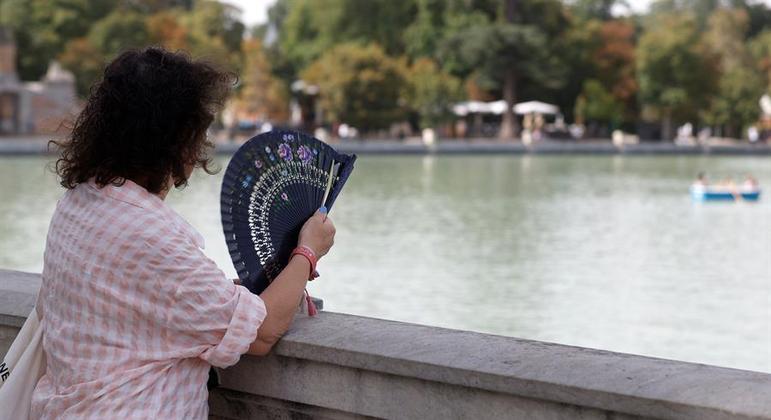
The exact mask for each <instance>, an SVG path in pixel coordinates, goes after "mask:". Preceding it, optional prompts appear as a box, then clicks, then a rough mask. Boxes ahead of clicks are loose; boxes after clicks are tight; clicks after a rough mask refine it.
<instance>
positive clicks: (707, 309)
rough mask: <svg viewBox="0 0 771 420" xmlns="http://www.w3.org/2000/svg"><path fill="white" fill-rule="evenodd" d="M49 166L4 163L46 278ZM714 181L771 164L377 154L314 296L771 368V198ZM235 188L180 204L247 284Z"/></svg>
mask: <svg viewBox="0 0 771 420" xmlns="http://www.w3.org/2000/svg"><path fill="white" fill-rule="evenodd" d="M45 163H46V160H45V159H43V158H2V159H0V197H2V200H0V267H3V268H12V269H18V270H28V271H39V270H40V268H41V265H42V262H41V261H42V253H43V247H44V241H45V232H46V229H47V222H48V219H49V218H50V215H51V213H52V211H53V208H54V205H55V200H56V198H57V197H58V196H59V195H60V194H61V190H60V188H59V187H58V186H57V184H56V179H55V178H54V176H53V175H51V174H50V173H46V172H45V169H44V166H45ZM225 163H226V160H222V162H221V164H222V166H223V167H224V165H225ZM700 170H706V171H707V172H708V173H710V174H713V176H725V175H733V176H735V177H738V176H741V175H742V174H744V173H746V172H752V173H753V174H755V176H756V177H757V178H758V179H759V180H760V183H761V185H763V186H766V187H767V189H768V188H771V165H769V160H768V159H764V158H733V157H731V158H726V157H720V158H715V157H656V158H650V157H619V156H617V157H607V156H603V157H566V156H553V157H552V156H549V157H547V156H533V157H531V156H524V157H518V156H506V157H412V156H410V157H370V156H364V157H361V158H360V160H359V161H357V169H356V171H355V172H354V175H353V177H352V178H351V179H350V181H349V185H348V186H347V187H346V190H345V191H344V192H343V194H342V195H341V197H340V199H339V201H338V202H337V204H336V206H335V209H334V211H333V212H332V217H333V218H334V219H335V222H336V224H337V226H338V235H337V240H336V246H335V248H334V249H333V251H332V253H331V254H330V255H329V256H328V257H327V258H325V259H324V261H323V262H322V263H321V264H320V267H319V268H320V271H321V272H322V278H321V279H320V281H317V282H315V283H313V284H312V286H311V292H312V293H313V294H315V295H319V296H321V297H323V298H324V300H325V305H326V308H327V309H329V310H333V311H339V312H348V313H354V314H361V315H367V316H374V317H382V318H388V319H396V320H403V321H410V322H418V323H425V324H431V325H438V326H444V327H451V328H460V329H470V330H476V331H484V332H491V333H496V334H503V335H511V336H518V337H525V338H531V339H538V340H546V341H554V342H559V343H566V344H573V345H580V346H588V347H596V348H602V349H609V350H615V351H623V352H630V353H637V354H645V355H651V356H659V357H665V358H674V359H682V360H689V361H696V362H704V363H711V364H717V365H723V366H732V367H738V368H744V369H752V370H760V371H767V372H771V263H769V260H770V257H771V234H770V233H769V228H771V222H770V221H771V206H770V205H769V200H768V197H765V198H764V200H763V201H761V202H760V203H758V204H748V203H739V204H707V205H696V204H693V203H691V201H690V199H689V197H688V194H687V187H688V184H689V182H690V180H691V179H692V177H693V176H694V175H695V174H696V172H698V171H700ZM220 175H221V174H220ZM219 180H220V176H215V177H206V176H201V175H199V176H197V177H196V178H195V179H194V180H193V181H192V183H191V185H190V187H188V188H187V189H186V190H184V191H181V192H175V193H172V194H171V195H170V197H169V201H170V203H171V204H172V206H173V207H174V208H175V209H177V211H179V212H180V213H181V214H182V215H183V216H184V217H186V218H187V219H188V220H189V221H190V222H191V223H192V224H193V225H194V226H195V227H196V228H198V229H199V230H200V231H201V232H202V233H203V234H204V236H205V237H206V239H207V249H206V252H207V254H208V255H209V256H211V258H213V259H214V260H215V261H217V263H218V264H219V265H220V266H221V267H222V268H223V269H225V271H226V272H227V273H228V274H230V275H232V276H235V273H234V270H233V268H232V266H231V264H230V261H229V258H228V255H227V251H226V249H225V246H224V239H223V237H222V233H221V230H220V224H219V201H218V192H219ZM766 192H767V193H768V192H771V190H767V191H766Z"/></svg>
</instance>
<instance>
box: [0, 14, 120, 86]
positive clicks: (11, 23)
mask: <svg viewBox="0 0 771 420" xmlns="http://www.w3.org/2000/svg"><path fill="white" fill-rule="evenodd" d="M116 4H117V0H2V1H0V25H3V26H7V27H9V28H11V29H12V30H13V33H14V36H15V38H16V42H17V47H18V50H19V52H20V54H18V55H17V57H16V59H17V68H18V71H19V75H20V76H21V78H22V79H23V80H37V79H39V78H40V77H41V76H43V74H45V72H46V69H47V68H48V64H49V62H50V60H52V59H54V58H55V57H56V56H57V55H59V53H61V52H62V51H63V50H64V47H65V45H66V44H67V42H68V41H70V40H72V39H75V38H79V37H83V36H85V35H86V34H87V33H88V31H89V30H90V28H91V25H92V24H93V22H96V21H98V20H100V19H101V18H102V17H104V16H105V15H107V14H108V13H110V11H111V10H113V8H114V7H115V5H116Z"/></svg>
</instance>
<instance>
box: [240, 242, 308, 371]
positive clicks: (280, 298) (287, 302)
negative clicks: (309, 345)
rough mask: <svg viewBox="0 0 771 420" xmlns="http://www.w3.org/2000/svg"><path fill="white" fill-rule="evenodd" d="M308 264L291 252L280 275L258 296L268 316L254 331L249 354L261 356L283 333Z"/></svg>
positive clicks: (304, 281)
mask: <svg viewBox="0 0 771 420" xmlns="http://www.w3.org/2000/svg"><path fill="white" fill-rule="evenodd" d="M310 269H311V265H310V263H309V262H308V260H307V259H305V257H303V256H300V255H295V256H294V257H292V259H291V260H290V261H289V264H288V265H287V266H286V268H284V270H283V271H281V274H279V275H278V277H276V278H275V279H274V280H273V282H271V283H270V286H268V288H267V289H265V291H264V292H262V294H261V295H260V297H261V298H262V300H263V302H265V308H266V309H267V311H268V315H267V316H266V317H265V320H264V321H262V325H260V329H259V330H258V331H257V339H256V340H254V342H253V343H252V345H251V346H249V354H255V355H258V356H264V355H266V354H268V352H269V351H270V349H271V348H272V347H273V345H274V344H276V342H277V341H278V340H279V339H280V338H281V336H283V335H284V333H285V332H286V330H288V329H289V325H290V324H291V323H292V320H293V319H294V314H295V312H297V305H298V304H299V303H300V299H301V298H302V293H303V290H305V285H306V284H307V283H308V273H309V272H310Z"/></svg>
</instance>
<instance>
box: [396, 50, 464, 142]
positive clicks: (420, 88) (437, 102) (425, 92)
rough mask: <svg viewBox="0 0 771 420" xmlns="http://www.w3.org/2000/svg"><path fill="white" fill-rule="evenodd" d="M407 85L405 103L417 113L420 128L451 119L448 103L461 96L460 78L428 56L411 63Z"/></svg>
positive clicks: (433, 125) (434, 125)
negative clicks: (440, 66)
mask: <svg viewBox="0 0 771 420" xmlns="http://www.w3.org/2000/svg"><path fill="white" fill-rule="evenodd" d="M406 87H407V89H406V92H405V95H404V96H405V99H406V102H407V105H408V106H409V107H410V108H411V109H412V110H414V111H415V112H416V113H417V114H418V115H419V119H420V126H421V128H433V127H436V126H437V125H438V124H441V123H443V122H446V121H448V120H449V119H451V118H452V113H451V109H450V105H451V104H453V103H455V102H457V101H459V100H461V99H462V89H461V82H460V80H459V79H457V78H456V77H453V76H452V75H450V74H448V73H446V72H443V71H442V70H441V69H440V68H439V66H438V65H437V64H436V62H434V61H433V60H431V59H428V58H421V59H419V60H417V61H415V62H414V63H413V64H412V67H410V69H409V70H408V71H407V86H406Z"/></svg>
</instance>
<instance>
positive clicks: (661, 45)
mask: <svg viewBox="0 0 771 420" xmlns="http://www.w3.org/2000/svg"><path fill="white" fill-rule="evenodd" d="M637 78H638V84H639V86H640V100H641V102H642V104H643V106H645V107H647V108H648V111H650V113H652V114H656V115H658V117H659V118H660V121H661V134H662V138H663V139H664V140H669V139H671V138H672V122H673V121H684V120H687V119H696V118H697V116H698V111H699V109H700V108H701V107H702V106H704V104H705V103H706V102H707V99H708V98H709V91H710V89H711V87H712V86H714V64H713V63H712V62H711V60H710V59H709V58H708V55H707V54H705V52H704V50H703V45H702V44H701V42H700V40H699V33H698V32H697V30H696V22H695V20H694V19H693V18H692V17H688V16H685V15H679V14H674V15H670V16H660V17H657V18H656V21H655V23H652V24H651V25H650V26H648V28H647V29H646V31H645V32H644V33H643V35H642V36H641V37H640V42H639V45H638V48H637Z"/></svg>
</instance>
